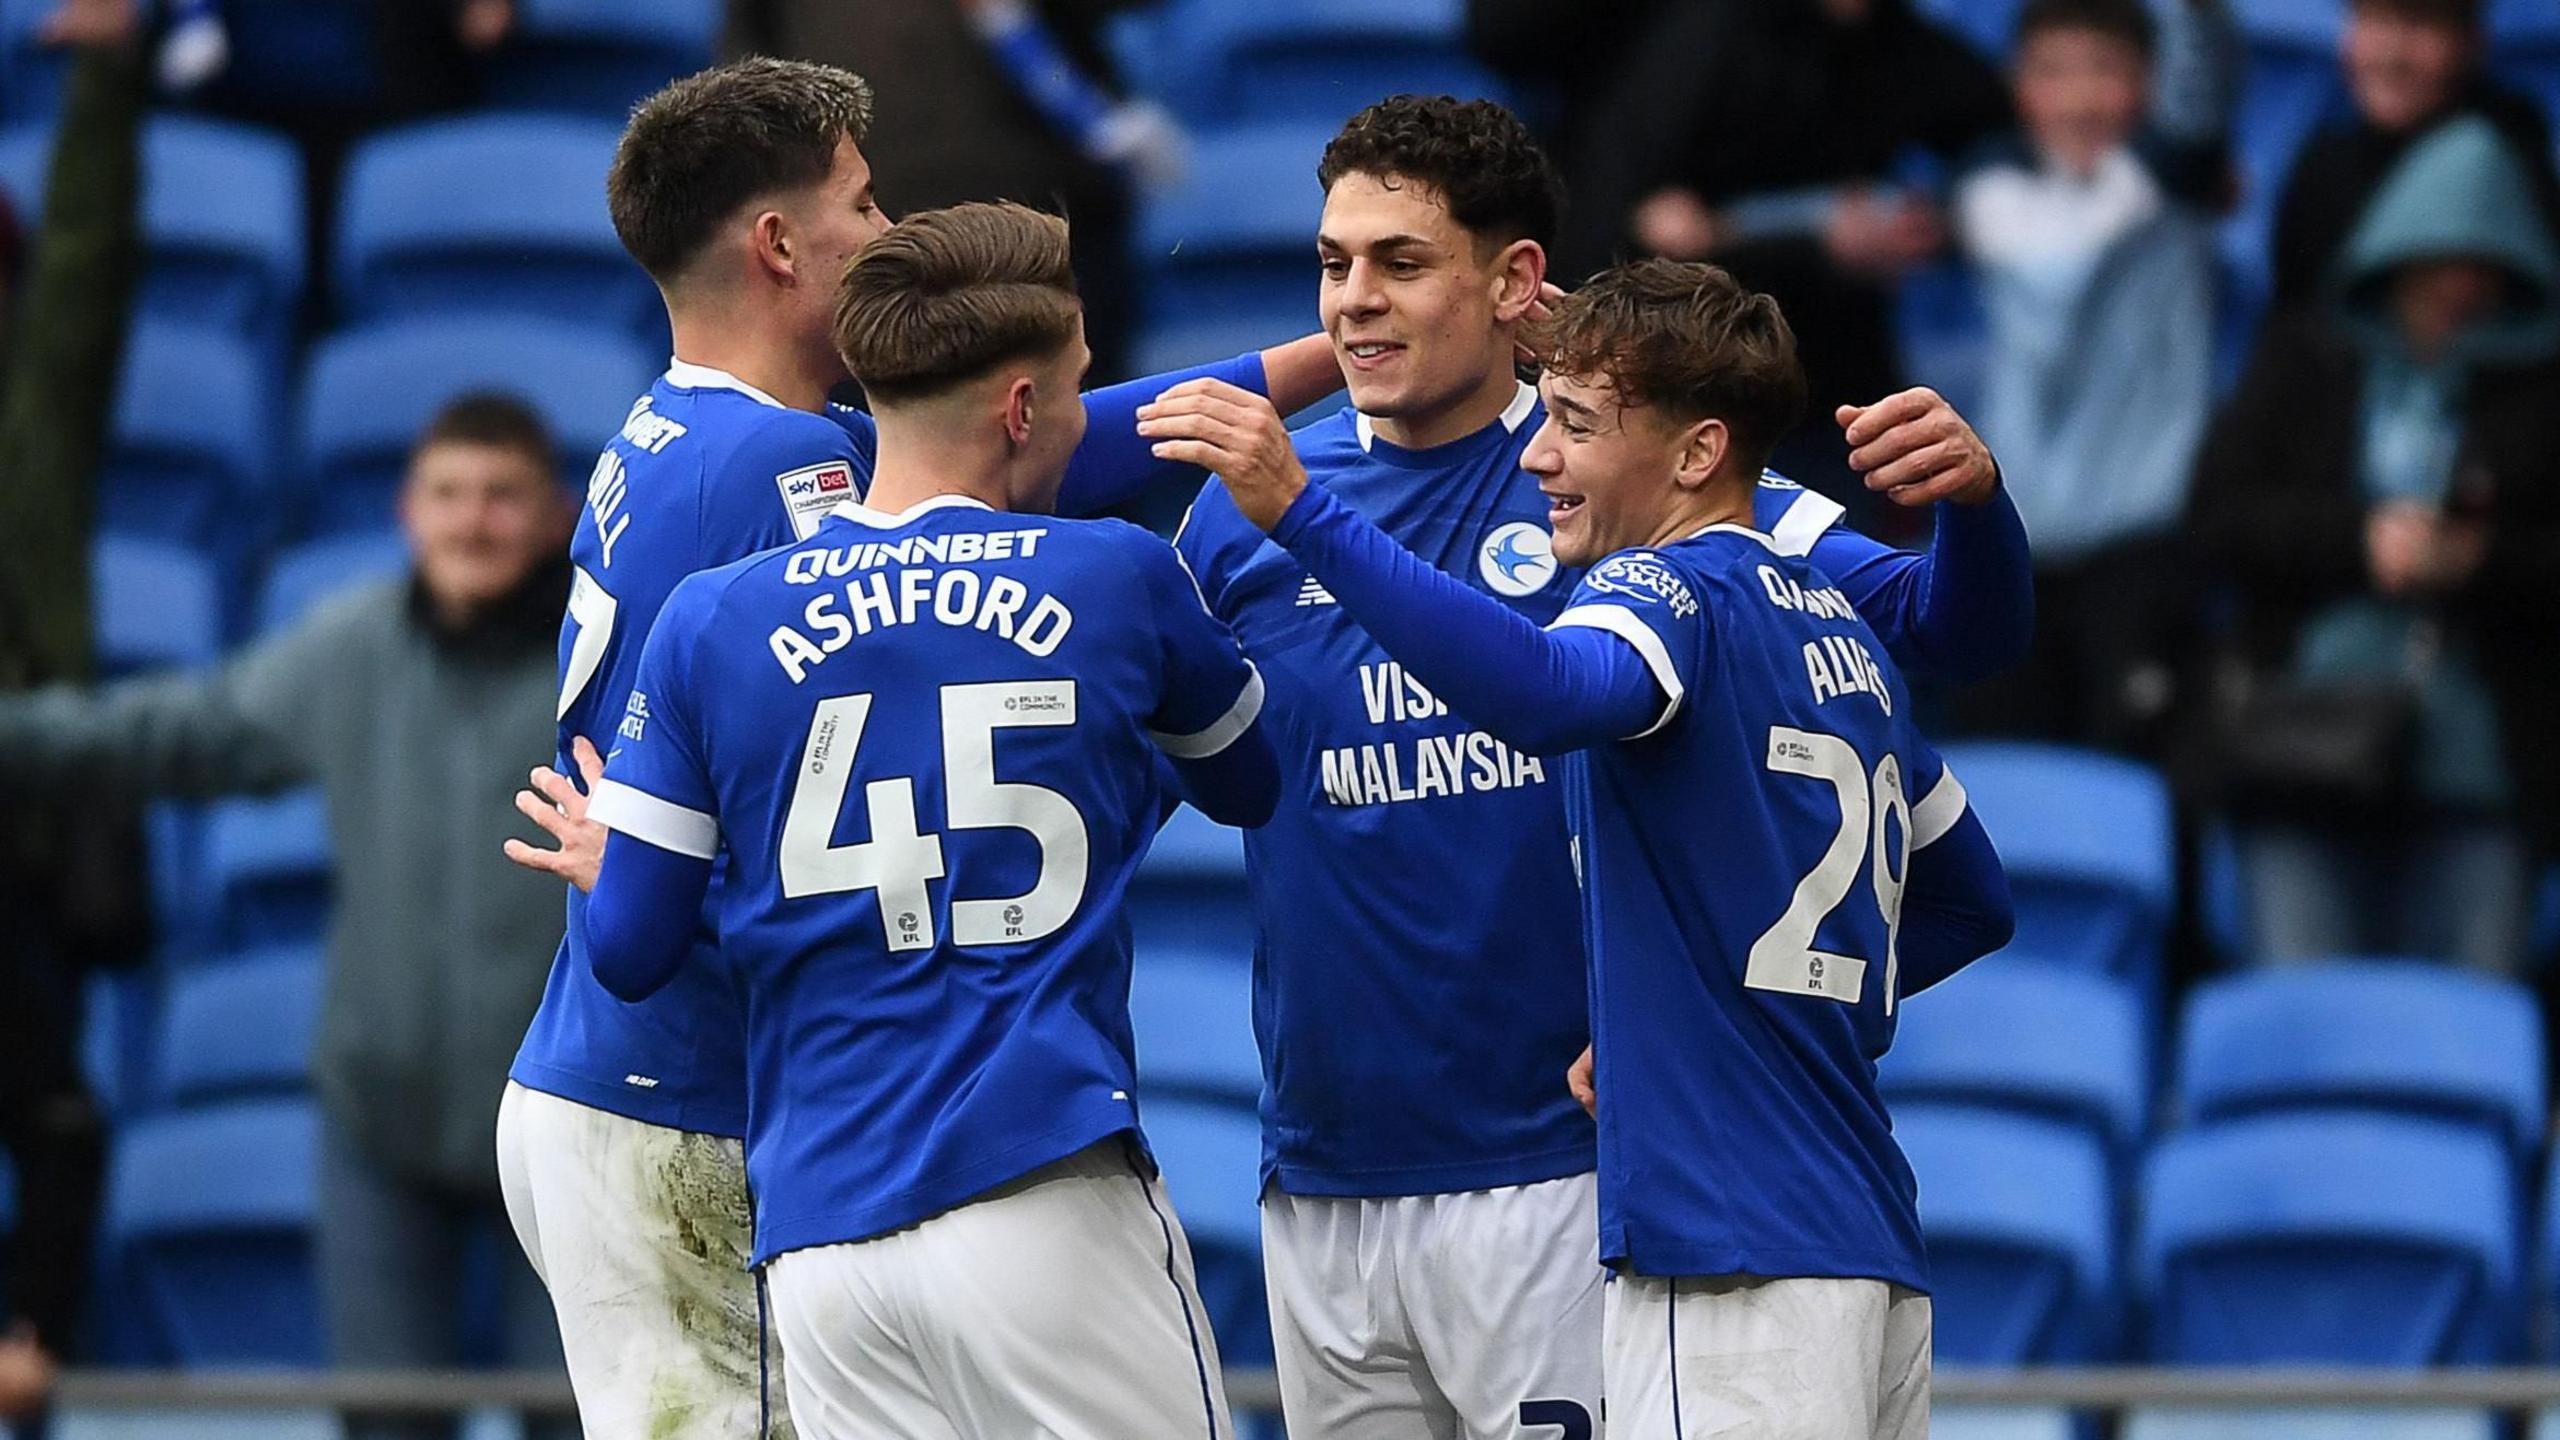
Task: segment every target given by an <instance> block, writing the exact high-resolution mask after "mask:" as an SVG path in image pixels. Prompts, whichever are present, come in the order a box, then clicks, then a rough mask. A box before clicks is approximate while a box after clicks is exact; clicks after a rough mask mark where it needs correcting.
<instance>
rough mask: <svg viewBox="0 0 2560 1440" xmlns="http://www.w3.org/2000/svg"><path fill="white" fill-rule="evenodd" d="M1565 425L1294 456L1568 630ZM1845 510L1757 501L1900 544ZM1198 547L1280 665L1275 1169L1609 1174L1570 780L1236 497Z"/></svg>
mask: <svg viewBox="0 0 2560 1440" xmlns="http://www.w3.org/2000/svg"><path fill="white" fill-rule="evenodd" d="M1544 419H1545V411H1544V408H1543V407H1542V406H1541V404H1540V403H1539V400H1538V394H1537V391H1536V390H1535V389H1533V388H1531V387H1529V386H1527V385H1523V386H1521V387H1520V389H1519V392H1518V395H1517V396H1516V398H1515V399H1514V401H1513V403H1512V405H1511V407H1510V408H1509V409H1508V410H1506V411H1505V412H1504V413H1503V415H1502V416H1501V418H1500V419H1499V420H1498V421H1497V422H1496V423H1494V424H1492V425H1489V426H1487V427H1485V428H1484V429H1483V430H1480V431H1478V432H1477V433H1475V434H1474V435H1471V436H1468V437H1466V438H1465V439H1462V440H1457V441H1453V442H1451V443H1449V444H1446V445H1442V446H1438V447H1435V448H1432V449H1429V450H1403V449H1399V448H1398V447H1396V446H1394V445H1392V444H1390V443H1388V442H1387V441H1385V440H1382V439H1380V438H1378V437H1377V436H1376V435H1375V434H1374V432H1373V431H1372V429H1371V427H1370V424H1369V422H1368V420H1367V419H1366V418H1365V417H1362V416H1359V415H1357V414H1356V413H1355V412H1352V411H1350V410H1343V411H1339V412H1337V413H1335V414H1334V415H1332V416H1330V417H1328V418H1326V419H1324V420H1320V421H1317V422H1315V423H1314V424H1312V425H1309V426H1307V427H1306V428H1304V429H1302V430H1300V431H1299V432H1298V433H1297V437H1296V439H1297V446H1298V453H1299V456H1300V458H1301V459H1302V460H1303V461H1304V462H1305V464H1306V467H1307V472H1308V474H1309V475H1310V477H1312V478H1313V479H1314V480H1315V481H1317V482H1318V483H1320V484H1322V485H1324V486H1325V487H1326V488H1327V489H1329V490H1331V491H1332V492H1333V494H1334V495H1335V496H1336V497H1338V498H1339V499H1341V500H1342V501H1343V502H1344V503H1345V504H1347V505H1349V506H1351V507H1352V508H1353V509H1355V510H1357V511H1359V512H1360V513H1361V514H1362V515H1364V516H1365V517H1367V518H1368V519H1369V520H1370V521H1372V522H1373V523H1375V524H1376V525H1378V526H1379V528H1381V529H1383V530H1385V531H1386V532H1387V533H1388V534H1390V535H1392V536H1394V537H1395V538H1396V540H1397V541H1399V542H1400V543H1402V544H1403V545H1404V546H1405V548H1407V549H1409V550H1411V551H1413V552H1414V553H1415V554H1416V555H1419V556H1421V557H1422V558H1423V559H1425V560H1427V561H1429V562H1430V563H1432V564H1433V565H1435V566H1437V567H1438V568H1439V569H1440V570H1442V571H1443V572H1445V573H1447V574H1449V575H1452V576H1455V577H1457V578H1458V579H1460V580H1462V581H1464V582H1466V583H1467V584H1470V585H1472V586H1474V587H1475V588H1477V589H1479V590H1482V591H1484V592H1486V593H1487V594H1490V595H1493V596H1496V597H1499V598H1500V599H1502V600H1503V601H1505V602H1506V603H1508V604H1510V605H1512V606H1513V607H1515V608H1517V609H1518V610H1519V611H1520V612H1521V613H1522V614H1524V615H1526V616H1528V617H1529V618H1530V619H1532V620H1534V621H1536V622H1537V623H1539V624H1542V625H1543V624H1545V623H1547V622H1548V621H1550V620H1552V619H1553V618H1554V617H1555V615H1556V614H1557V612H1558V611H1559V610H1560V609H1561V608H1562V606H1563V604H1564V601H1565V598H1566V597H1567V596H1568V595H1570V594H1571V593H1572V590H1573V586H1574V583H1575V581H1576V580H1577V579H1578V578H1579V577H1578V575H1577V573H1576V572H1573V571H1569V570H1564V569H1561V568H1559V567H1558V565H1557V564H1556V561H1555V557H1554V555H1553V554H1552V553H1551V547H1550V540H1549V536H1548V531H1547V501H1546V497H1545V496H1543V495H1541V494H1540V493H1539V492H1538V485H1537V478H1536V477H1535V476H1532V475H1530V474H1528V473H1527V472H1525V471H1523V470H1522V469H1521V468H1520V456H1521V453H1522V452H1523V451H1524V450H1526V449H1527V447H1528V443H1529V440H1530V437H1531V436H1532V435H1534V434H1535V433H1536V432H1537V429H1538V427H1539V425H1540V424H1542V423H1543V422H1544ZM1840 514H1841V510H1840V507H1839V506H1837V505H1835V504H1833V503H1832V502H1831V501H1829V500H1826V499H1824V498H1823V497H1821V496H1819V495H1816V494H1813V493H1812V492H1810V491H1805V490H1801V489H1798V488H1797V487H1795V486H1794V485H1792V484H1790V483H1788V482H1786V481H1784V480H1780V479H1778V478H1777V477H1774V476H1772V477H1769V479H1768V480H1766V481H1765V482H1764V483H1763V484H1762V486H1761V488H1760V491H1759V495H1758V517H1757V518H1758V522H1759V523H1760V524H1761V525H1763V526H1764V527H1766V528H1768V529H1770V530H1771V531H1772V532H1773V533H1775V534H1778V535H1780V536H1782V537H1783V539H1782V542H1781V543H1784V544H1787V545H1789V546H1792V547H1795V548H1798V549H1811V548H1813V547H1814V546H1816V545H1817V544H1818V543H1823V544H1833V543H1836V544H1844V545H1851V546H1856V547H1862V549H1861V551H1860V553H1863V554H1868V555H1873V554H1876V553H1878V552H1880V551H1881V547H1879V546H1876V545H1875V544H1874V542H1872V541H1868V540H1865V539H1864V538H1862V537H1858V536H1856V535H1854V534H1851V533H1850V532H1847V531H1842V530H1835V529H1834V528H1833V526H1834V522H1836V521H1837V520H1838V519H1839V518H1840ZM1175 543H1176V546H1177V548H1178V549H1179V550H1180V552H1181V554H1182V556H1183V559H1184V562H1185V563H1186V564H1187V565H1188V566H1189V567H1190V569H1191V572H1192V574H1193V576H1194V577H1195V578H1196V579H1197V580H1198V581H1199V584H1200V588H1201V592H1202V594H1203V596H1204V597H1205V598H1206V599H1207V600H1208V602H1209V608H1210V609H1211V610H1212V611H1214V612H1216V614H1217V615H1218V616H1219V618H1221V619H1223V620H1225V621H1226V622H1227V623H1228V624H1230V625H1232V626H1233V627H1234V628H1235V631H1236V634H1237V636H1238V638H1240V639H1241V640H1243V642H1244V644H1245V648H1246V650H1247V652H1248V653H1250V654H1251V655H1252V656H1253V657H1254V660H1255V662H1256V663H1257V664H1258V665H1260V666H1261V667H1262V672H1263V676H1264V679H1265V682H1266V684H1267V685H1268V686H1269V694H1270V709H1269V712H1268V714H1267V716H1266V718H1265V724H1266V725H1267V726H1268V727H1270V729H1271V735H1272V740H1273V742H1274V744H1275V745H1276V746H1277V747H1278V749H1279V752H1280V765H1281V785H1282V788H1281V799H1280V807H1279V810H1278V812H1277V813H1276V814H1275V815H1274V816H1273V817H1272V820H1271V822H1270V823H1269V824H1268V825H1265V826H1264V827H1262V828H1261V829H1259V830H1254V831H1249V832H1247V833H1246V835H1245V858H1246V863H1247V867H1248V876H1249V881H1250V885H1251V890H1252V895H1253V907H1254V918H1255V922H1256V928H1257V932H1258V943H1257V946H1256V950H1255V955H1254V1032H1255V1035H1256V1037H1257V1038H1258V1040H1259V1041H1260V1044H1261V1048H1262V1062H1263V1075H1264V1080H1265V1084H1264V1087H1263V1094H1262V1115H1263V1170H1264V1176H1265V1178H1266V1179H1268V1180H1272V1181H1275V1182H1276V1183H1277V1184H1278V1185H1279V1186H1280V1188H1281V1189H1283V1190H1285V1191H1288V1192H1289V1193H1292V1194H1301V1195H1411V1194H1436V1193H1446V1192H1450V1191H1458V1190H1472V1189H1482V1188H1485V1187H1489V1186H1496V1185H1521V1184H1529V1183H1533V1182H1535V1181H1539V1180H1548V1179H1554V1178H1557V1177H1559V1176H1564V1175H1573V1174H1580V1173H1582V1172H1584V1171H1587V1170H1589V1169H1591V1168H1592V1165H1593V1163H1594V1149H1593V1145H1594V1141H1593V1131H1592V1126H1591V1122H1590V1119H1589V1117H1587V1116H1585V1115H1584V1114H1583V1112H1582V1108H1581V1107H1580V1106H1579V1105H1577V1104H1575V1103H1574V1101H1573V1099H1572V1097H1571V1096H1570V1095H1569V1094H1568V1093H1567V1092H1566V1090H1565V1086H1564V1072H1565V1069H1566V1067H1567V1066H1569V1065H1571V1064H1572V1063H1573V1060H1574V1058H1575V1057H1576V1056H1577V1055H1579V1054H1580V1053H1581V1051H1582V1047H1583V1045H1584V1044H1585V1043H1586V1042H1587V1041H1588V1040H1589V1038H1590V1022H1589V1007H1588V1004H1587V1000H1586V996H1585V979H1584V969H1583V944H1582V934H1581V928H1580V927H1581V920H1580V905H1581V899H1580V895H1579V892H1578V890H1577V888H1576V886H1575V882H1574V875H1573V869H1572V866H1571V863H1570V860H1569V857H1568V847H1567V836H1566V831H1565V820H1564V806H1563V802H1562V799H1561V796H1560V793H1559V791H1558V787H1557V785H1556V783H1555V775H1556V768H1557V762H1556V761H1555V760H1553V759H1545V760H1542V759H1540V758H1538V757H1536V756H1532V755H1527V754H1523V753H1520V752H1518V751H1515V750H1513V749H1512V748H1511V747H1509V746H1507V745H1504V744H1503V743H1501V742H1500V741H1498V740H1496V739H1494V738H1493V737H1492V736H1491V735H1489V734H1486V733H1485V732H1484V731H1482V730H1480V729H1478V728H1476V727H1474V726H1471V725H1469V724H1467V723H1466V722H1465V721H1464V720H1463V719H1461V718H1460V717H1458V716H1455V715H1453V714H1451V713H1450V712H1449V708H1448V707H1447V706H1446V705H1445V704H1443V703H1442V702H1441V701H1440V700H1438V699H1437V698H1436V697H1434V696H1433V695H1432V694H1431V693H1430V691H1429V690H1428V689H1427V688H1425V687H1424V686H1422V685H1421V684H1420V683H1419V682H1417V681H1415V680H1414V679H1413V678H1412V677H1410V676H1409V675H1407V674H1406V673H1405V671H1404V669H1403V667H1402V666H1401V665H1399V664H1397V663H1396V662H1395V661H1393V660H1392V659H1390V658H1388V656H1387V654H1386V652H1385V651H1384V650H1383V649H1381V648H1379V646H1378V644H1377V642H1376V641H1375V640H1373V639H1372V638H1370V636H1369V634H1368V633H1367V632H1366V631H1365V630H1363V629H1362V628H1361V627H1360V626H1359V624H1358V623H1357V622H1355V621H1354V620H1353V619H1352V618H1351V617H1350V616H1349V615H1348V614H1347V613H1346V612H1345V611H1344V610H1343V609H1342V608H1341V607H1340V606H1339V605H1337V604H1336V603H1335V602H1334V599H1333V597H1332V596H1331V595H1329V594H1327V593H1326V592H1325V589H1324V587H1323V586H1322V585H1321V584H1319V583H1317V582H1316V581H1315V580H1314V579H1313V578H1312V577H1310V576H1309V575H1308V573H1307V571H1306V569H1305V567H1304V566H1302V565H1300V564H1299V563H1298V562H1297V561H1296V560H1295V559H1294V558H1292V557H1291V556H1290V555H1289V554H1288V552H1286V551H1285V550H1283V549H1281V548H1280V547H1279V546H1277V545H1275V544H1272V543H1271V542H1270V541H1269V540H1268V539H1267V538H1266V537H1265V536H1264V535H1263V534H1262V532H1261V531H1260V530H1258V529H1256V528H1254V526H1253V525H1252V523H1251V522H1249V521H1247V520H1246V519H1245V518H1244V517H1243V516H1242V515H1241V514H1240V513H1238V512H1237V510H1236V508H1235V504H1234V502H1233V501H1232V500H1231V499H1229V498H1228V496H1227V493H1226V490H1225V487H1224V486H1222V485H1219V484H1217V483H1215V482H1212V483H1211V484H1210V485H1208V486H1207V487H1206V488H1204V489H1203V490H1202V491H1201V494H1200V497H1199V500H1198V501H1197V502H1196V503H1195V504H1194V505H1193V507H1192V511H1191V515H1190V517H1189V519H1188V520H1187V521H1186V522H1185V524H1184V526H1183V531H1182V534H1181V536H1180V537H1179V539H1177V541H1176V542H1175ZM1910 558H1911V560H1912V561H1913V562H1915V563H1916V562H1917V560H1918V558H1919V557H1917V556H1914V557H1910ZM1866 570H1867V572H1868V573H1872V574H1875V575H1878V576H1880V577H1881V576H1883V575H1885V574H1887V573H1889V571H1890V567H1889V566H1868V567H1866Z"/></svg>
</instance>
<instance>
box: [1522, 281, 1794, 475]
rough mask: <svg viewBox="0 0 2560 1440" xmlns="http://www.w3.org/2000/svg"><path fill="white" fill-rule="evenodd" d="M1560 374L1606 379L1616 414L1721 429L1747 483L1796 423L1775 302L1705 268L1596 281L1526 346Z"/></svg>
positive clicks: (1790, 355)
mask: <svg viewBox="0 0 2560 1440" xmlns="http://www.w3.org/2000/svg"><path fill="white" fill-rule="evenodd" d="M1522 338H1523V339H1524V340H1525V341H1526V342H1527V343H1528V344H1529V345H1530V347H1531V348H1532V349H1534V350H1536V351H1537V352H1538V354H1539V355H1540V356H1541V357H1542V360H1541V363H1543V364H1544V365H1545V366H1546V368H1547V369H1548V370H1550V371H1552V372H1554V373H1556V374H1559V375H1569V376H1572V377H1573V378H1575V379H1577V380H1606V381H1607V382H1608V383H1609V386H1610V388H1611V389H1612V390H1614V391H1616V392H1617V396H1618V399H1619V401H1620V403H1621V404H1626V405H1650V406H1657V407H1659V408H1661V409H1662V410H1663V411H1665V412H1666V413H1668V414H1670V415H1671V416H1673V417H1674V418H1676V419H1678V420H1681V421H1684V422H1685V421H1696V420H1708V419H1714V420H1722V421H1723V422H1724V423H1725V428H1726V429H1727V430H1729V431H1731V432H1732V434H1733V446H1734V451H1735V454H1736V456H1737V457H1738V458H1739V459H1740V460H1741V461H1742V462H1743V470H1742V473H1744V474H1754V475H1756V474H1758V473H1759V470H1760V466H1761V464H1762V463H1763V462H1765V461H1766V460H1767V459H1768V458H1769V451H1770V449H1771V447H1773V446H1775V445H1776V444H1777V443H1778V441H1779V440H1780V439H1781V438H1783V437H1784V436H1785V435H1786V433H1787V432H1788V431H1790V430H1792V429H1794V428H1795V425H1796V422H1797V421H1798V420H1800V419H1802V418H1803V417H1804V409H1805V380H1804V367H1803V366H1801V365H1800V364H1798V363H1797V361H1796V336H1795V331H1794V330H1793V329H1792V328H1790V327H1789V326H1788V324H1787V317H1786V316H1785V315H1783V314H1781V313H1779V310H1778V302H1777V301H1775V300H1773V299H1771V298H1770V297H1768V296H1766V295H1763V294H1760V293H1758V292H1756V291H1752V290H1749V289H1746V288H1744V287H1743V285H1742V283H1741V282H1740V281H1738V280H1736V279H1734V278H1733V276H1732V275H1730V274H1728V273H1726V272H1725V271H1724V270H1722V269H1720V268H1718V267H1716V266H1713V265H1702V264H1698V263H1695V262H1689V261H1678V260H1638V261H1636V262H1634V263H1632V264H1627V265H1620V266H1618V267H1616V268H1615V269H1611V270H1604V271H1602V272H1600V274H1598V275H1597V276H1594V277H1593V278H1592V280H1591V283H1590V284H1588V285H1585V286H1583V287H1582V288H1581V289H1579V290H1576V291H1574V292H1573V293H1572V294H1570V295H1568V296H1566V297H1565V298H1564V299H1563V300H1562V301H1561V302H1559V303H1558V304H1557V305H1556V307H1555V313H1554V314H1552V315H1550V316H1548V317H1547V319H1546V320H1544V321H1543V322H1540V323H1537V324H1533V325H1531V326H1530V327H1529V329H1528V333H1527V334H1526V335H1524V336H1523V337H1522Z"/></svg>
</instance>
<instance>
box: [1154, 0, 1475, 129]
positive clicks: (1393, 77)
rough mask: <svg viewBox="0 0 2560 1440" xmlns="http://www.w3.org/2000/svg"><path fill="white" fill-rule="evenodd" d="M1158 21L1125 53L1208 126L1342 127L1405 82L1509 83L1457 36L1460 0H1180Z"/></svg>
mask: <svg viewBox="0 0 2560 1440" xmlns="http://www.w3.org/2000/svg"><path fill="white" fill-rule="evenodd" d="M1153 20H1154V24H1153V26H1152V27H1151V41H1152V43H1151V44H1146V45H1141V46H1136V47H1128V48H1124V51H1123V53H1124V55H1127V56H1129V58H1131V59H1134V60H1135V61H1136V68H1137V71H1138V73H1139V75H1140V76H1141V77H1142V78H1143V79H1144V80H1145V81H1147V82H1148V83H1149V84H1150V87H1151V88H1152V89H1154V90H1155V91H1156V92H1157V93H1159V94H1161V95H1163V96H1164V97H1165V98H1166V99H1167V100H1169V101H1170V102H1171V103H1172V104H1173V105H1174V107H1175V108H1176V109H1177V110H1179V111H1181V112H1182V113H1183V114H1184V115H1185V116H1187V117H1189V118H1190V119H1192V120H1194V121H1196V122H1200V123H1202V124H1204V125H1207V126H1216V125H1221V124H1235V123H1241V122H1245V121H1251V120H1257V119H1305V120H1309V121H1314V122H1321V123H1323V124H1325V125H1327V126H1336V125H1340V124H1341V123H1342V122H1343V121H1344V120H1345V119H1348V118H1349V117H1350V116H1351V114H1352V113H1353V112H1354V111H1356V110H1359V109H1361V108H1362V107H1363V106H1366V105H1368V104H1370V103H1371V102H1373V101H1376V100H1379V99H1382V98H1384V97H1385V96H1388V95H1393V94H1397V93H1400V92H1411V93H1418V94H1425V95H1436V94H1452V95H1458V96H1461V97H1468V98H1472V97H1476V96H1486V97H1492V98H1500V97H1501V95H1502V93H1503V91H1502V86H1501V84H1500V82H1499V81H1497V80H1496V79H1495V78H1494V77H1493V76H1492V75H1491V74H1490V73H1489V72H1488V71H1486V70H1485V69H1484V68H1483V67H1482V66H1481V65H1478V64H1477V63H1476V62H1475V61H1474V60H1472V59H1470V58H1469V57H1468V56H1467V54H1466V51H1465V48H1464V46H1463V45H1462V44H1461V43H1460V35H1459V26H1460V22H1461V14H1460V6H1459V4H1458V3H1457V0H1293V3H1291V4H1287V5H1272V4H1264V3H1257V0H1172V3H1171V4H1169V5H1167V6H1166V7H1165V9H1164V11H1163V12H1162V13H1161V14H1160V15H1158V16H1155V17H1153ZM1133 51H1134V52H1135V53H1132V52H1133Z"/></svg>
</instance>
